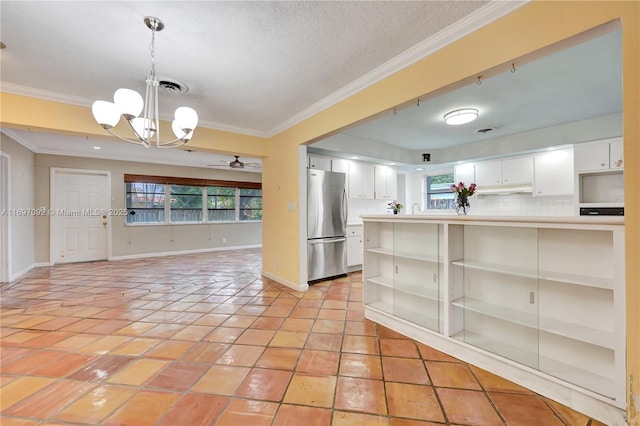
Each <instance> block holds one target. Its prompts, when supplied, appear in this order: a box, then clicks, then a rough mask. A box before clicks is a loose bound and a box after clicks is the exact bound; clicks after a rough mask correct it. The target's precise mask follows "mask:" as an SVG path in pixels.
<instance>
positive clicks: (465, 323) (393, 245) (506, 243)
mask: <svg viewBox="0 0 640 426" xmlns="http://www.w3.org/2000/svg"><path fill="white" fill-rule="evenodd" d="M363 219H364V270H363V279H364V304H365V315H366V317H367V318H369V319H372V320H374V321H376V322H379V323H381V324H383V325H385V326H387V327H390V328H392V329H395V330H397V331H399V332H401V333H404V334H406V335H408V336H410V337H413V338H415V339H417V340H419V341H421V342H423V343H425V344H427V345H430V346H433V347H435V348H437V349H440V350H443V351H444V352H447V353H449V354H451V355H453V356H456V357H458V358H460V359H463V360H465V361H468V362H471V363H474V364H476V365H479V366H480V367H482V368H485V369H488V370H490V371H493V372H494V373H496V374H499V375H502V376H504V377H506V378H507V379H509V380H512V381H515V382H517V383H520V384H521V385H523V386H527V387H529V388H531V389H532V390H534V391H536V392H538V393H541V394H543V395H546V396H548V397H550V398H553V399H556V400H558V401H559V402H561V403H563V404H566V405H568V406H571V407H573V408H575V409H576V410H578V411H581V412H584V413H586V414H589V415H591V416H592V417H594V418H597V419H599V420H601V421H603V422H605V423H607V424H624V408H625V314H624V312H625V297H624V285H625V281H624V222H623V219H622V218H619V217H602V216H601V217H573V218H572V217H562V218H555V219H554V218H544V219H539V218H524V217H521V218H499V217H474V216H462V217H460V216H389V215H376V216H364V217H363Z"/></svg>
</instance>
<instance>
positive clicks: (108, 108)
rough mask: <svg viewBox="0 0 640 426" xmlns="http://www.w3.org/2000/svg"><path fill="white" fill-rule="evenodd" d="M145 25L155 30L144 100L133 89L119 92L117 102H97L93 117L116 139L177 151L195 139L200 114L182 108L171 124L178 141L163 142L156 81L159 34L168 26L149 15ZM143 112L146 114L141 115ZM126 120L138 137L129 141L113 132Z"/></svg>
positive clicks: (152, 34) (152, 33)
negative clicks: (119, 123) (156, 47)
mask: <svg viewBox="0 0 640 426" xmlns="http://www.w3.org/2000/svg"><path fill="white" fill-rule="evenodd" d="M144 23H145V24H146V25H147V27H148V28H149V29H150V30H151V46H150V50H151V72H150V73H149V76H148V77H147V79H146V86H147V89H146V93H145V98H144V101H143V99H142V96H140V94H139V93H138V92H136V91H134V90H131V89H118V90H116V92H115V94H114V95H113V102H108V101H95V102H94V103H93V105H92V107H91V111H92V112H93V117H94V118H95V119H96V121H97V122H98V124H100V126H102V128H103V129H105V130H106V131H107V132H109V133H111V134H112V135H113V136H115V137H117V138H119V139H122V140H124V141H127V142H131V143H135V144H138V145H142V146H144V147H146V148H149V146H151V145H155V146H157V147H158V148H176V147H179V146H182V145H184V144H185V143H187V142H189V140H190V139H191V137H192V136H193V130H194V129H195V128H196V126H197V125H198V114H197V113H196V111H195V110H193V109H192V108H189V107H180V108H178V109H176V111H175V120H173V123H172V125H171V128H172V129H173V133H174V134H175V136H176V139H174V140H172V141H168V142H160V117H159V115H158V87H159V86H160V84H159V83H158V80H157V79H156V63H155V35H156V32H158V31H162V29H163V28H164V23H163V22H162V21H161V20H160V19H158V18H154V17H153V16H146V17H145V18H144ZM141 113H142V115H140V114H141ZM120 117H123V118H124V119H125V120H126V121H127V123H128V124H129V126H130V127H131V130H132V131H133V134H134V136H135V139H128V138H125V137H122V136H120V135H117V134H115V133H113V132H112V131H111V129H112V128H113V127H115V126H116V125H117V124H118V122H119V121H120Z"/></svg>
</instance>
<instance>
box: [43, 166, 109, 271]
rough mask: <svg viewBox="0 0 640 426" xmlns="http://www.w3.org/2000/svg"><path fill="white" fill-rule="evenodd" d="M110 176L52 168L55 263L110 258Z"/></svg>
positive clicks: (101, 173) (52, 224)
mask: <svg viewBox="0 0 640 426" xmlns="http://www.w3.org/2000/svg"><path fill="white" fill-rule="evenodd" d="M110 179H111V177H110V175H109V173H108V172H90V171H87V172H85V171H76V170H73V171H65V170H52V181H53V184H52V187H53V188H52V189H53V191H52V194H51V204H52V205H51V211H50V213H51V237H52V240H51V241H52V246H53V250H52V256H51V257H52V259H51V260H52V263H69V262H88V261H95V260H105V259H107V252H108V250H107V248H108V229H109V207H110V201H109V199H110V197H111V189H110Z"/></svg>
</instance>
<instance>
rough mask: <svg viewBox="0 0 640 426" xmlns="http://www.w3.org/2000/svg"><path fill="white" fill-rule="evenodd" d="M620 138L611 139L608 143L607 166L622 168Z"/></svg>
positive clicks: (622, 159)
mask: <svg viewBox="0 0 640 426" xmlns="http://www.w3.org/2000/svg"><path fill="white" fill-rule="evenodd" d="M622 152H623V148H622V138H619V139H615V140H612V141H611V142H610V143H609V168H610V169H623V168H624V158H623V156H622Z"/></svg>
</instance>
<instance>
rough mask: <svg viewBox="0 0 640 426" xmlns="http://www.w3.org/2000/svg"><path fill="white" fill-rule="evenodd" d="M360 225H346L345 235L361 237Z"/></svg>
mask: <svg viewBox="0 0 640 426" xmlns="http://www.w3.org/2000/svg"><path fill="white" fill-rule="evenodd" d="M361 236H362V225H347V237H361Z"/></svg>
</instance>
